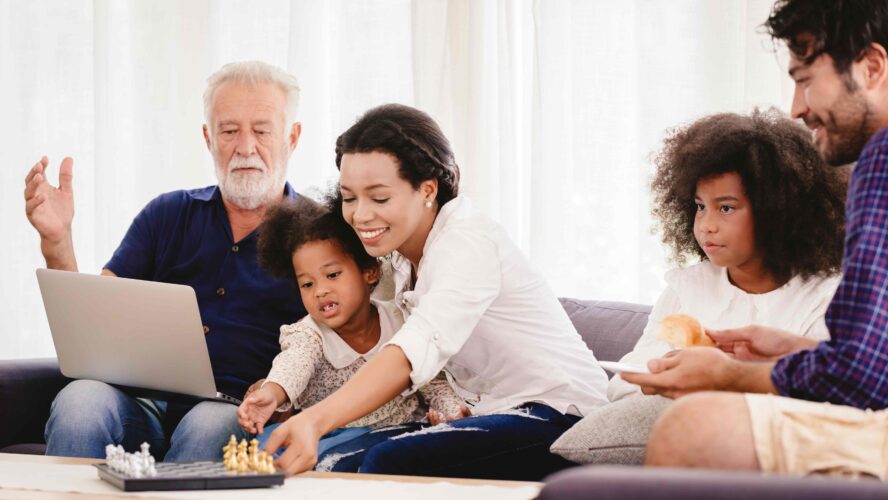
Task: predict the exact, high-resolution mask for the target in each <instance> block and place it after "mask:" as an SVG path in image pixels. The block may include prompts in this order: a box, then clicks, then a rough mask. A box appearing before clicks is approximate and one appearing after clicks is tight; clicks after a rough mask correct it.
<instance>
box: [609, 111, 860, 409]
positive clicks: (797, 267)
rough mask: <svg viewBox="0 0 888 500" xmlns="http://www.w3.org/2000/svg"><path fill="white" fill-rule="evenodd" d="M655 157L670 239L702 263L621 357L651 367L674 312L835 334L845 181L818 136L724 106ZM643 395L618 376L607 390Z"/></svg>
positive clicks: (676, 283) (726, 323) (729, 323)
mask: <svg viewBox="0 0 888 500" xmlns="http://www.w3.org/2000/svg"><path fill="white" fill-rule="evenodd" d="M655 163H656V167H657V171H656V175H655V178H654V180H653V182H652V190H653V195H654V207H655V208H654V209H653V215H654V217H655V218H656V220H657V221H658V222H659V225H660V226H661V228H662V234H663V241H664V243H666V245H667V246H668V247H669V248H670V250H671V256H672V258H673V260H674V261H675V262H677V263H678V264H680V265H681V264H685V263H686V262H688V261H689V260H690V261H699V262H697V263H695V264H692V265H689V266H687V267H679V268H677V269H674V270H672V271H669V272H668V273H667V274H666V284H667V288H666V290H665V291H664V292H663V293H662V295H661V296H660V298H659V300H658V301H657V303H656V305H655V306H654V308H653V311H652V312H651V315H650V319H649V321H648V324H647V326H646V327H645V329H644V333H643V334H642V336H641V338H640V339H639V341H638V343H637V344H636V346H635V349H634V350H633V351H632V352H631V353H629V354H627V355H626V356H624V357H623V359H622V360H621V361H623V362H627V363H632V364H636V365H642V366H644V365H646V364H647V361H648V360H650V359H653V358H658V357H661V356H663V355H665V354H666V353H667V352H669V351H670V350H671V349H672V348H671V347H670V346H669V345H667V344H666V343H665V342H663V341H661V340H658V339H657V338H656V334H657V331H658V330H659V329H660V322H661V320H662V319H663V318H664V317H666V316H668V315H671V314H685V315H688V316H692V317H693V318H696V319H697V320H698V321H699V322H700V324H701V325H702V326H703V327H704V329H706V330H722V329H729V328H739V327H744V326H748V325H763V326H768V327H772V328H779V329H781V330H786V331H790V332H801V334H802V335H804V336H806V337H810V338H812V339H815V340H825V339H828V338H829V332H828V330H827V328H826V324H825V323H824V314H825V313H826V308H827V306H828V305H829V302H830V299H831V298H832V296H833V293H834V292H835V289H836V286H837V285H838V282H839V276H838V273H839V271H840V266H841V258H842V244H843V234H844V201H845V191H846V176H845V175H844V173H843V172H842V171H840V170H836V169H835V168H833V167H830V166H828V165H827V164H826V163H825V162H824V161H823V160H822V159H821V157H820V156H819V155H818V153H817V150H816V149H815V148H814V146H813V144H812V143H811V135H810V132H808V131H807V130H806V129H805V128H804V127H802V126H801V125H800V124H797V123H795V122H793V121H791V120H790V119H788V118H786V117H785V116H784V115H782V114H781V113H780V112H778V111H776V110H773V109H772V110H767V111H760V110H756V111H754V112H753V113H752V114H751V115H749V116H745V115H738V114H733V113H721V114H716V115H711V116H707V117H705V118H702V119H700V120H698V121H696V122H694V123H692V124H691V125H689V126H685V127H681V128H678V129H677V130H675V131H673V133H672V134H671V135H670V136H669V137H668V138H667V139H666V141H665V144H664V147H663V149H662V151H661V152H660V153H659V155H658V156H657V157H656V161H655ZM640 394H641V392H640V389H639V388H638V386H635V385H632V384H629V383H627V382H625V381H623V380H622V379H621V378H620V377H619V376H615V377H614V378H613V379H612V380H611V381H610V385H609V387H608V396H609V398H610V399H611V401H615V400H618V399H622V398H626V397H628V396H634V395H640ZM645 399H654V398H645ZM656 399H661V398H656ZM635 404H637V403H635ZM649 404H651V405H654V406H659V405H658V404H656V403H649ZM663 404H665V403H663Z"/></svg>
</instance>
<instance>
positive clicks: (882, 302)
mask: <svg viewBox="0 0 888 500" xmlns="http://www.w3.org/2000/svg"><path fill="white" fill-rule="evenodd" d="M845 214H846V219H845V254H844V257H843V259H842V272H843V276H842V281H841V283H840V284H839V287H838V289H837V290H836V294H835V296H834V297H833V300H832V302H831V303H830V305H829V309H827V311H826V325H827V327H828V328H829V332H830V336H831V337H832V338H831V340H829V341H827V342H822V343H820V344H819V345H818V346H817V347H816V348H814V349H812V350H809V351H802V352H800V353H797V354H794V355H791V356H787V357H785V358H783V359H781V360H780V361H778V362H777V365H776V366H775V367H774V371H773V372H772V373H771V380H772V381H773V382H774V386H775V387H776V388H777V392H779V393H780V394H781V395H784V396H789V397H793V398H799V399H807V400H811V401H825V402H829V403H834V404H840V405H847V406H853V407H857V408H871V409H883V408H888V128H886V129H883V130H881V131H880V132H879V133H877V134H875V135H874V136H873V137H872V138H870V140H869V142H868V143H867V145H866V147H864V149H863V151H862V152H861V154H860V158H859V159H858V161H857V166H856V167H855V168H854V172H853V173H852V175H851V182H850V186H849V190H848V201H847V204H846V206H845Z"/></svg>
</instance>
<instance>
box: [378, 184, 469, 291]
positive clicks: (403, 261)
mask: <svg viewBox="0 0 888 500" xmlns="http://www.w3.org/2000/svg"><path fill="white" fill-rule="evenodd" d="M470 213H472V202H471V200H469V198H468V197H467V196H465V195H459V196H457V197H456V198H453V199H452V200H450V201H448V202H447V203H445V204H444V205H443V206H442V207H441V210H439V211H438V215H437V216H435V222H434V223H433V224H432V229H431V230H430V231H429V235H428V237H426V241H425V245H423V247H422V255H423V256H425V255H426V254H427V253H428V251H429V248H430V247H431V246H432V244H433V243H434V241H435V239H436V238H437V237H438V235H439V234H441V231H443V230H444V228H445V227H447V225H448V223H449V222H450V220H451V219H457V218H459V217H462V216H464V215H466V214H470ZM419 264H420V266H421V265H422V259H420V260H419ZM392 267H393V268H394V269H395V270H396V271H400V272H407V273H408V276H409V272H410V260H409V259H407V257H404V256H403V255H401V254H400V253H399V252H398V251H397V250H396V251H394V252H392Z"/></svg>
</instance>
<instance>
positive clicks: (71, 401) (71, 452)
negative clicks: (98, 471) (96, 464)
mask: <svg viewBox="0 0 888 500" xmlns="http://www.w3.org/2000/svg"><path fill="white" fill-rule="evenodd" d="M236 412H237V407H236V406H235V405H232V404H228V403H218V402H213V401H203V402H201V403H199V404H197V405H195V406H193V407H182V406H178V405H172V404H170V405H168V404H167V403H166V402H164V401H149V400H145V399H140V398H135V397H133V396H130V395H128V394H126V393H124V392H123V391H121V390H119V389H116V388H114V387H112V386H110V385H108V384H106V383H104V382H97V381H94V380H75V381H74V382H71V383H70V384H68V385H67V386H66V387H65V388H64V389H62V390H61V392H59V394H58V395H57V396H56V398H55V400H54V401H53V402H52V407H51V409H50V416H49V420H48V421H47V423H46V433H45V437H46V454H47V455H57V456H69V457H91V458H105V446H106V445H108V444H115V445H116V444H121V445H123V447H124V448H125V449H126V450H127V451H136V450H138V449H139V446H140V445H141V444H142V443H143V442H147V443H148V444H150V445H151V454H152V455H154V457H155V458H157V459H158V460H160V459H161V458H162V459H163V460H164V461H167V462H185V461H190V460H221V458H222V446H224V445H225V443H227V442H228V438H229V436H230V435H231V434H234V435H235V436H237V438H238V439H240V438H242V437H246V433H244V431H243V430H242V429H241V428H240V426H239V425H238V424H237V414H236Z"/></svg>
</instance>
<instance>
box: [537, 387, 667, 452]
mask: <svg viewBox="0 0 888 500" xmlns="http://www.w3.org/2000/svg"><path fill="white" fill-rule="evenodd" d="M670 404H672V400H671V399H666V398H663V397H660V396H642V395H639V396H633V397H629V398H626V399H622V400H620V401H616V402H614V403H611V404H607V405H604V406H602V407H601V408H598V409H596V410H595V411H593V412H592V413H590V414H588V415H586V417H585V418H583V419H582V420H580V421H579V422H577V423H576V425H574V426H573V427H571V428H570V430H568V431H567V432H565V433H564V434H562V435H561V437H560V438H558V440H557V441H555V442H554V443H553V444H552V447H551V451H552V453H555V454H556V455H560V456H562V457H564V458H566V459H568V460H570V461H572V462H577V463H580V464H619V465H641V464H642V463H644V450H645V445H646V443H647V438H648V434H650V432H651V428H652V427H653V426H654V422H656V421H657V417H659V416H660V415H661V414H662V413H663V412H664V411H665V410H666V408H667V407H668V406H669V405H670Z"/></svg>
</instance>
